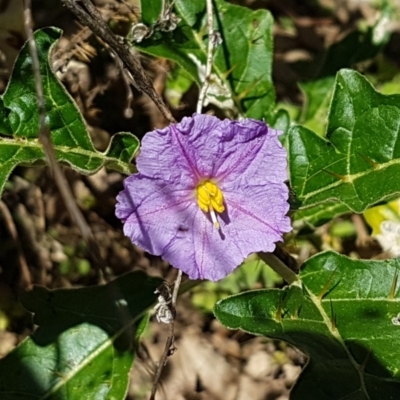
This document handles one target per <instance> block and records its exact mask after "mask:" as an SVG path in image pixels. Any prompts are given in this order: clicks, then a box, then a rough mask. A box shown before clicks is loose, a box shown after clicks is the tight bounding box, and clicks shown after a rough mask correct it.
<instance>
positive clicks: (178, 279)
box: [172, 269, 182, 308]
mask: <svg viewBox="0 0 400 400" xmlns="http://www.w3.org/2000/svg"><path fill="white" fill-rule="evenodd" d="M181 282H182V271H181V270H180V269H178V276H177V277H176V280H175V283H174V291H173V292H172V307H173V308H175V306H176V299H177V297H178V292H179V287H180V286H181Z"/></svg>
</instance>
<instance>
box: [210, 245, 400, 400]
mask: <svg viewBox="0 0 400 400" xmlns="http://www.w3.org/2000/svg"><path fill="white" fill-rule="evenodd" d="M303 267H304V268H303V269H302V271H301V273H300V281H298V282H296V283H294V284H292V285H291V286H288V287H286V288H284V289H268V290H257V291H250V292H245V293H242V294H239V295H236V296H232V297H230V298H227V299H225V300H222V301H220V302H219V303H217V305H216V306H215V309H214V312H215V315H216V316H217V318H218V319H219V320H220V321H221V322H222V323H223V324H224V325H225V326H227V327H229V328H232V329H238V328H239V329H242V330H244V331H247V332H250V333H253V334H256V335H263V336H267V337H271V338H275V339H279V340H284V341H286V342H288V343H290V344H292V345H293V346H296V347H298V348H299V349H301V350H302V351H304V352H305V353H307V355H308V356H309V361H308V364H307V365H306V367H305V368H304V370H303V371H302V373H301V375H300V377H299V379H298V382H297V383H296V385H295V387H294V388H293V389H292V393H291V399H292V400H300V399H319V400H332V399H360V400H361V399H365V400H367V399H368V400H380V399H383V398H384V399H396V398H397V397H398V393H399V390H400V370H399V368H398V359H397V349H398V348H399V345H400V319H399V317H400V296H399V285H398V281H397V277H398V274H399V270H400V260H398V259H395V260H389V261H356V260H351V259H349V258H347V257H345V256H342V255H339V254H337V253H334V252H326V253H321V254H319V255H317V256H314V257H312V258H310V259H309V260H308V261H307V262H306V263H305V265H304V266H303Z"/></svg>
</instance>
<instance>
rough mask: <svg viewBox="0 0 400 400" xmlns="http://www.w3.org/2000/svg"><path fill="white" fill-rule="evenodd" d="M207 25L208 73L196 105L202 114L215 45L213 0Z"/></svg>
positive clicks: (209, 7) (209, 8) (198, 111)
mask: <svg viewBox="0 0 400 400" xmlns="http://www.w3.org/2000/svg"><path fill="white" fill-rule="evenodd" d="M207 27H208V49H207V64H206V75H205V77H204V82H203V85H202V87H201V90H200V94H199V100H198V101H197V107H196V112H197V114H201V110H202V108H203V103H204V99H205V97H206V94H207V90H208V86H209V85H210V78H211V71H212V62H213V52H214V46H215V39H214V35H215V32H214V10H213V5H212V0H207Z"/></svg>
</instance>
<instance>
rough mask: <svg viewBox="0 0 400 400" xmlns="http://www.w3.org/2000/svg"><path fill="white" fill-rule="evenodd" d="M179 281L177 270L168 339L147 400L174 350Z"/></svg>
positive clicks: (151, 399)
mask: <svg viewBox="0 0 400 400" xmlns="http://www.w3.org/2000/svg"><path fill="white" fill-rule="evenodd" d="M181 281H182V271H181V270H178V276H177V277H176V280H175V283H174V290H173V292H172V298H171V305H170V311H171V318H170V320H169V322H168V337H167V340H166V342H165V346H164V351H163V354H162V356H161V359H160V361H159V363H158V365H157V370H156V373H155V375H154V380H153V386H152V388H151V394H150V399H149V400H154V399H155V396H156V392H157V388H158V383H159V381H160V378H161V373H162V371H163V369H164V367H165V365H166V363H167V359H168V357H169V356H171V355H172V354H173V353H174V351H175V350H176V348H175V345H174V339H175V336H174V331H175V316H176V299H177V297H178V292H179V287H180V286H181Z"/></svg>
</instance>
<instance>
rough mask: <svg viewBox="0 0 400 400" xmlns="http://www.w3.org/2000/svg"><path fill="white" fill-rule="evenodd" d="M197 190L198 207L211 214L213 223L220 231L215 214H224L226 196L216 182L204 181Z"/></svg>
mask: <svg viewBox="0 0 400 400" xmlns="http://www.w3.org/2000/svg"><path fill="white" fill-rule="evenodd" d="M196 190H197V204H198V206H199V207H200V209H201V210H203V211H204V212H209V213H210V217H211V221H212V222H213V224H214V226H215V227H216V228H217V229H219V227H220V225H219V222H218V221H217V216H216V214H215V212H217V213H222V212H224V211H225V206H224V195H223V194H222V191H221V189H220V188H219V187H218V186H217V185H216V184H215V183H214V182H211V181H204V182H203V183H201V184H200V185H198V186H197V189H196Z"/></svg>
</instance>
